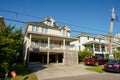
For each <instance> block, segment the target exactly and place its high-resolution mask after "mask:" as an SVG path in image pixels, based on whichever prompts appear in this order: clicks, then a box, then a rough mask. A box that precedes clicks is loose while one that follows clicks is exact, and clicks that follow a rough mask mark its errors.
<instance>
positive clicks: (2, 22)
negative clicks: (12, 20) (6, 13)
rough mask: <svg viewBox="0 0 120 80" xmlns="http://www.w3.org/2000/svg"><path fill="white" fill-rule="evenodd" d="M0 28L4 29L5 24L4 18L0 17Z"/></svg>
mask: <svg viewBox="0 0 120 80" xmlns="http://www.w3.org/2000/svg"><path fill="white" fill-rule="evenodd" d="M0 27H1V28H2V27H5V22H4V18H3V17H2V16H0Z"/></svg>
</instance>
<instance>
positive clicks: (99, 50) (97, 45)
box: [84, 41, 109, 55]
mask: <svg viewBox="0 0 120 80" xmlns="http://www.w3.org/2000/svg"><path fill="white" fill-rule="evenodd" d="M84 46H85V48H87V49H88V50H89V51H90V52H92V53H93V55H96V54H108V53H109V50H108V48H107V44H106V43H103V42H96V41H90V42H87V43H85V44H84Z"/></svg>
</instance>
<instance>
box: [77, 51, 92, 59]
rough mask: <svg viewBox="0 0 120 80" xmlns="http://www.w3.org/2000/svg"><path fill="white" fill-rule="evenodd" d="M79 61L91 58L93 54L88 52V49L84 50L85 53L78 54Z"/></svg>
mask: <svg viewBox="0 0 120 80" xmlns="http://www.w3.org/2000/svg"><path fill="white" fill-rule="evenodd" d="M78 56H79V59H80V60H81V61H83V59H84V58H85V57H90V56H92V53H91V52H90V51H88V50H87V49H84V50H83V51H79V52H78Z"/></svg>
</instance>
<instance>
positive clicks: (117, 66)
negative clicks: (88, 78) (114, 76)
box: [104, 60, 120, 72]
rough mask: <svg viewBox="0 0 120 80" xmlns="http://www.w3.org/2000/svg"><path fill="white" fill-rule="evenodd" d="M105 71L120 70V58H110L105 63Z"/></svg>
mask: <svg viewBox="0 0 120 80" xmlns="http://www.w3.org/2000/svg"><path fill="white" fill-rule="evenodd" d="M104 69H105V71H112V72H120V60H110V61H109V62H108V63H106V64H104Z"/></svg>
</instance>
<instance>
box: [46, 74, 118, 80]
mask: <svg viewBox="0 0 120 80" xmlns="http://www.w3.org/2000/svg"><path fill="white" fill-rule="evenodd" d="M46 80H120V73H97V74H86V75H80V76H73V77H72V76H71V77H61V78H53V79H46Z"/></svg>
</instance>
